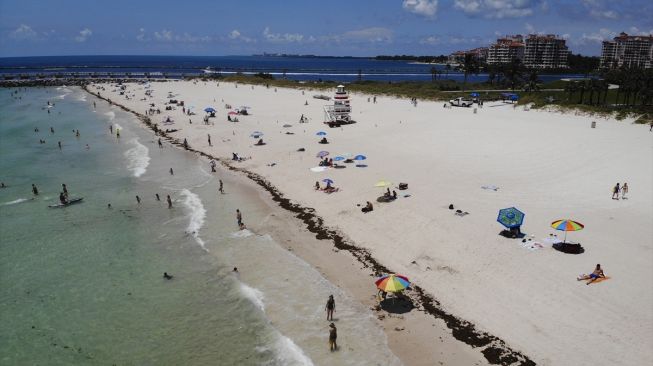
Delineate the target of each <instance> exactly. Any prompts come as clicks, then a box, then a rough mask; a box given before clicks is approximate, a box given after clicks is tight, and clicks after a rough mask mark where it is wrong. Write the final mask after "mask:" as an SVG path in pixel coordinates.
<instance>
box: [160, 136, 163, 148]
mask: <svg viewBox="0 0 653 366" xmlns="http://www.w3.org/2000/svg"><path fill="white" fill-rule="evenodd" d="M162 148H163V143H162V142H161V138H160V137H159V149H162Z"/></svg>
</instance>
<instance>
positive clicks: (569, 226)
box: [551, 219, 585, 242]
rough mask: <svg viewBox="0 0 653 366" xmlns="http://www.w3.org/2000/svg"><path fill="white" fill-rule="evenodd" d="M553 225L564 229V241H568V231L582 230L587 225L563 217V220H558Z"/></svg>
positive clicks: (557, 228)
mask: <svg viewBox="0 0 653 366" xmlns="http://www.w3.org/2000/svg"><path fill="white" fill-rule="evenodd" d="M551 227H552V228H554V229H556V230H560V231H564V232H565V240H564V241H563V242H567V231H580V230H583V228H585V225H583V224H581V223H580V222H576V221H573V220H566V219H562V220H556V221H554V222H552V223H551Z"/></svg>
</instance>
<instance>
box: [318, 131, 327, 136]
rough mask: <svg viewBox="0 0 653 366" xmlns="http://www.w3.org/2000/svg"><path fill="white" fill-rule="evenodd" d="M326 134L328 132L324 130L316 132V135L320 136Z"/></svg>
mask: <svg viewBox="0 0 653 366" xmlns="http://www.w3.org/2000/svg"><path fill="white" fill-rule="evenodd" d="M326 134H327V133H326V132H324V131H320V132H318V133H316V135H318V136H326Z"/></svg>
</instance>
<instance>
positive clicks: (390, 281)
mask: <svg viewBox="0 0 653 366" xmlns="http://www.w3.org/2000/svg"><path fill="white" fill-rule="evenodd" d="M374 283H375V284H376V287H377V288H378V289H379V290H382V291H385V292H400V291H403V290H405V289H406V288H408V286H410V281H409V280H408V277H406V276H402V275H399V274H390V275H384V276H381V277H379V278H378V279H377V280H376V281H374Z"/></svg>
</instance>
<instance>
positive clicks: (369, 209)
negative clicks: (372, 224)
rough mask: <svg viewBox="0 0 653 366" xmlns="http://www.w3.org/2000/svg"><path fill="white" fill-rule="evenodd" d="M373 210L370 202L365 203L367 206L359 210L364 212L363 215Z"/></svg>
mask: <svg viewBox="0 0 653 366" xmlns="http://www.w3.org/2000/svg"><path fill="white" fill-rule="evenodd" d="M373 210H374V207H373V206H372V202H370V201H367V204H366V205H365V207H363V208H361V211H362V212H364V213H368V212H370V211H373Z"/></svg>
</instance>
